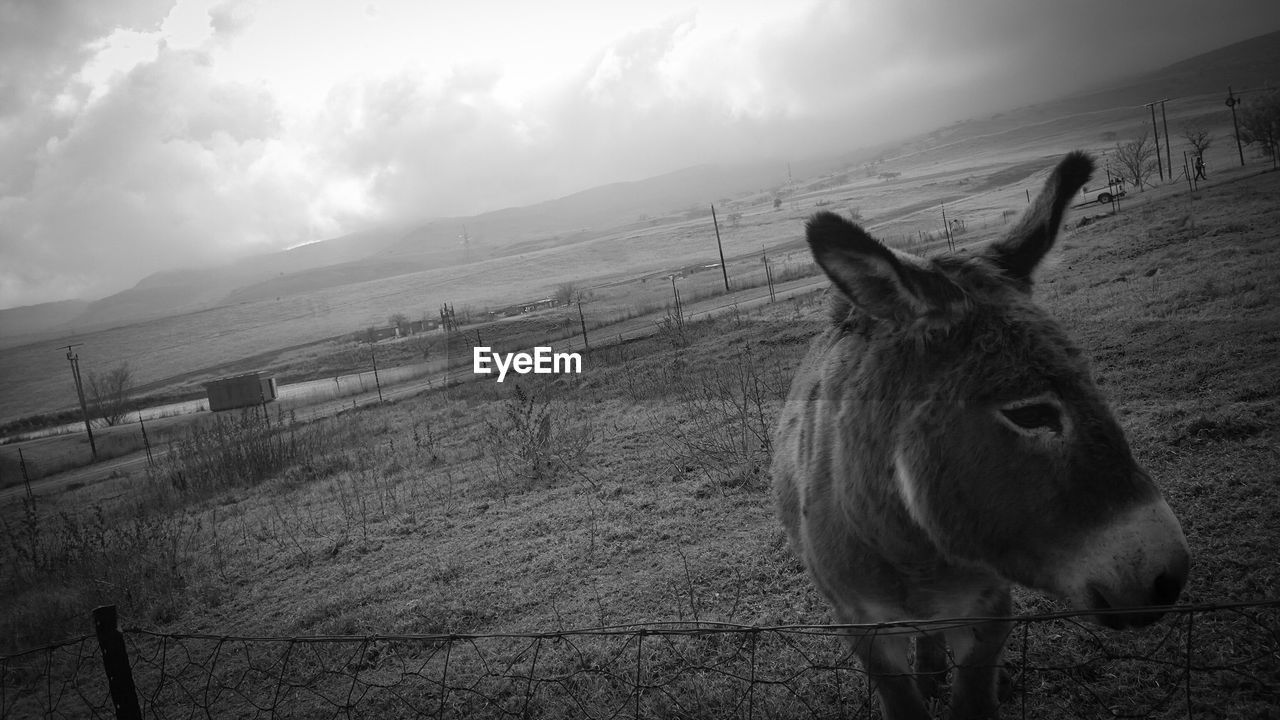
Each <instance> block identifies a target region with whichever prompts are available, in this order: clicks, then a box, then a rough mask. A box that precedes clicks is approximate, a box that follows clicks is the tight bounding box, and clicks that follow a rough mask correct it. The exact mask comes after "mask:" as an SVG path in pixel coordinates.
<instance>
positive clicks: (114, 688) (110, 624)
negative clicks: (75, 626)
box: [93, 605, 142, 720]
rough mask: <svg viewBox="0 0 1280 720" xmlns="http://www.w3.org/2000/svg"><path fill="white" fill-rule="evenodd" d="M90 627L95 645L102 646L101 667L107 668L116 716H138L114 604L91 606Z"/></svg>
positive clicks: (127, 719) (121, 719) (135, 719)
mask: <svg viewBox="0 0 1280 720" xmlns="http://www.w3.org/2000/svg"><path fill="white" fill-rule="evenodd" d="M93 629H94V630H95V631H96V632H97V634H98V646H99V647H101V648H102V667H103V668H104V669H105V670H106V671H107V684H108V686H109V687H110V688H111V704H112V705H114V706H115V709H116V718H117V719H118V720H141V718H142V709H141V708H140V707H139V706H138V691H137V690H136V689H135V688H134V687H133V671H132V670H131V669H129V653H128V651H127V650H125V647H124V635H121V634H120V629H119V628H118V627H116V606H115V605H104V606H102V607H99V608H94V610H93Z"/></svg>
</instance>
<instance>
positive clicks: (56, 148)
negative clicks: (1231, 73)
mask: <svg viewBox="0 0 1280 720" xmlns="http://www.w3.org/2000/svg"><path fill="white" fill-rule="evenodd" d="M1277 28H1280V2H1276V1H1275V0H1225V1H1224V0H1213V1H1212V2H1210V1H1209V0H1198V1H1197V2H1184V1H1183V0H1119V1H1116V0H1110V1H1108V2H1102V1H1100V0H1082V1H1066V2H1061V1H1059V2H1047V1H1042V0H965V1H964V2H951V1H947V0H849V1H838V0H832V1H826V0H788V1H786V2H783V1H781V0H779V1H777V2H770V3H753V2H749V1H746V0H723V1H722V0H706V1H704V2H677V1H675V0H644V1H643V2H625V3H624V2H602V1H600V0H466V1H458V0H453V1H450V2H437V1H436V0H403V1H400V0H396V1H392V0H363V1H353V2H337V1H333V2H329V1H322V0H258V1H253V0H177V1H176V2H175V1H174V0H112V1H110V2H108V1H107V0H93V1H92V2H85V1H83V0H0V308H4V307H13V306H17V305H27V304H33V303H38V302H45V301H50V300H59V299H67V298H73V297H82V298H85V299H94V298H97V297H101V296H104V295H106V294H110V293H112V292H116V291H119V290H121V289H124V288H126V287H129V286H131V285H133V284H134V283H136V282H137V281H138V280H139V279H141V278H142V277H144V276H145V275H147V274H150V273H152V272H155V271H157V270H162V269H168V268H173V267H190V266H199V265H201V264H205V263H210V262H222V261H225V260H228V259H231V258H233V257H236V256H239V255H244V254H247V253H249V252H256V251H263V250H271V249H281V248H284V247H289V246H292V245H297V244H299V243H303V242H307V241H312V240H319V239H324V238H329V237H335V236H338V235H341V234H344V233H346V232H351V231H353V230H358V229H361V228H365V227H369V226H371V225H376V224H378V223H380V222H388V221H403V220H415V219H424V218H428V217H432V216H441V215H467V214H472V213H477V212H483V211H485V210H491V209H496V208H500V207H506V206H512V205H521V204H526V203H530V202H536V201H539V200H545V199H548V198H551V197H557V196H561V195H566V194H569V193H572V192H575V191H578V190H582V189H585V188H588V187H591V186H594V185H598V184H603V183H608V182H615V181H618V180H630V179H637V178H642V177H646V176H650V175H654V174H658V173H662V172H667V171H671V170H676V169H679V168H682V167H687V166H690V165H696V164H701V163H706V162H732V161H738V160H750V159H753V158H756V157H762V156H768V157H775V158H777V157H793V156H800V155H812V154H816V153H820V152H823V151H828V150H829V151H831V152H842V151H847V150H851V149H854V148H856V147H859V146H864V145H870V144H874V143H877V142H880V141H884V140H890V139H895V138H897V137H903V136H905V135H907V134H909V133H912V132H916V131H921V130H928V129H931V128H933V127H936V126H939V125H943V124H946V123H948V122H951V121H953V120H956V119H961V118H964V117H969V116H974V115H989V114H991V113H993V112H996V111H998V110H1002V109H1007V108H1009V107H1013V106H1016V105H1021V104H1025V103H1027V102H1034V101H1038V100H1044V99H1048V98H1051V97H1054V96H1057V95H1059V94H1062V93H1064V92H1067V91H1071V90H1075V89H1079V88H1081V87H1083V86H1088V85H1091V84H1093V83H1096V82H1098V81H1099V80H1101V79H1103V78H1105V77H1107V76H1108V75H1109V74H1110V73H1111V72H1113V71H1114V68H1127V69H1131V70H1134V71H1138V70H1146V69H1152V68H1156V67H1159V66H1162V65H1165V64H1168V63H1169V62H1172V61H1176V60H1179V59H1182V58H1184V57H1187V56H1189V55H1192V54H1195V53H1198V52H1202V51H1205V50H1210V49H1213V48H1216V47H1219V46H1221V45H1225V44H1228V43H1230V42H1234V41H1237V40H1243V39H1247V38H1249V37H1253V36H1256V35H1260V34H1262V33H1265V32H1268V31H1271V30H1274V29H1277Z"/></svg>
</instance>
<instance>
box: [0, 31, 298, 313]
mask: <svg viewBox="0 0 1280 720" xmlns="http://www.w3.org/2000/svg"><path fill="white" fill-rule="evenodd" d="M280 130H281V122H280V119H279V117H278V115H277V112H276V108H275V106H274V102H273V100H272V98H271V97H270V96H269V95H267V94H265V93H264V92H262V91H260V90H256V89H254V88H251V87H246V86H242V85H238V84H234V83H226V82H221V81H219V80H217V79H216V78H215V77H214V75H213V73H212V72H211V68H210V67H209V64H208V58H207V56H205V55H203V54H202V53H200V52H196V51H173V50H168V49H164V48H162V49H161V50H160V53H159V55H158V57H157V58H156V60H155V61H153V62H150V63H144V64H142V65H138V66H137V67H135V68H134V69H133V70H131V71H130V72H129V73H128V74H127V75H126V76H125V77H124V78H123V79H121V80H120V81H119V82H117V83H116V84H115V85H114V86H113V87H112V89H111V90H110V91H109V92H108V93H106V94H105V95H104V96H103V97H102V98H100V99H98V100H97V101H94V102H92V103H90V104H89V105H88V106H87V107H86V108H85V109H84V110H83V111H81V112H80V113H79V114H78V115H77V116H76V117H75V119H74V121H73V122H71V123H70V124H69V126H68V127H67V129H66V132H65V133H64V134H62V135H60V136H57V137H52V138H49V139H48V140H47V141H46V143H45V144H44V146H43V147H42V148H41V149H40V151H39V152H38V153H37V154H36V156H35V157H34V158H33V165H34V170H33V172H32V173H31V180H30V183H29V187H28V188H27V189H26V191H25V192H24V193H22V194H21V195H20V196H18V195H12V194H11V195H9V196H8V197H5V198H4V199H3V200H0V248H3V252H4V256H5V262H4V267H3V269H0V276H2V280H0V283H2V284H0V293H3V294H4V296H0V300H7V299H8V297H11V296H14V295H20V294H21V293H23V292H24V291H25V292H27V293H33V294H34V293H38V294H39V295H44V296H45V297H43V298H40V299H53V298H55V297H62V296H66V295H67V294H81V295H89V296H93V295H100V294H103V293H106V292H110V291H114V290H118V289H121V284H122V283H123V282H128V281H132V280H136V279H138V278H140V277H142V276H144V275H146V274H148V273H151V272H155V271H157V270H161V269H167V268H171V267H175V266H192V265H199V264H202V263H209V262H214V261H217V260H222V259H225V258H227V257H229V256H232V255H234V254H240V253H244V252H246V251H247V250H248V249H251V248H254V247H257V248H260V249H267V248H273V247H278V246H280V245H284V244H290V243H296V242H300V241H302V240H306V239H311V238H310V236H309V232H308V231H309V226H310V223H311V222H312V218H311V216H310V212H311V210H312V208H311V207H309V202H310V198H311V197H313V196H314V195H315V194H316V193H318V192H319V183H318V181H317V180H315V179H312V178H310V177H308V175H307V173H306V172H305V170H306V168H305V166H304V164H302V163H295V164H294V166H293V167H290V166H289V164H288V163H284V162H267V161H266V160H267V159H270V158H278V157H279V156H280V155H282V154H284V155H287V154H288V150H287V148H285V147H284V143H283V142H282V140H281V139H280V138H279V137H278V136H279V133H280ZM46 268H57V270H56V272H54V271H50V270H47V269H46ZM51 275H52V276H54V277H56V278H58V279H57V281H56V282H53V283H52V284H51V283H50V276H51ZM35 283H40V285H39V286H37V287H31V285H33V284H35Z"/></svg>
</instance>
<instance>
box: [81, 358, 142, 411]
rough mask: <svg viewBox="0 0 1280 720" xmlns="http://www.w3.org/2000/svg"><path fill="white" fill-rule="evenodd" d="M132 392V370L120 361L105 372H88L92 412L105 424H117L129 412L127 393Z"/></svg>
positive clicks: (127, 364)
mask: <svg viewBox="0 0 1280 720" xmlns="http://www.w3.org/2000/svg"><path fill="white" fill-rule="evenodd" d="M132 392H133V370H132V369H130V368H129V363H127V362H122V363H120V364H119V365H117V366H115V367H114V368H112V369H110V370H108V371H107V372H106V373H104V374H102V375H99V374H98V373H94V372H90V373H89V396H90V397H91V398H92V399H93V414H94V416H95V417H97V418H98V419H99V420H101V421H102V422H104V423H106V424H107V425H119V424H120V423H122V422H124V419H125V415H126V414H127V413H128V412H129V395H130V393H132Z"/></svg>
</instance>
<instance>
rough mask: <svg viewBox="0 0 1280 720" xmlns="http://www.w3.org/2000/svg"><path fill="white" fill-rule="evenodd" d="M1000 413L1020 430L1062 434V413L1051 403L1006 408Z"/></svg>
mask: <svg viewBox="0 0 1280 720" xmlns="http://www.w3.org/2000/svg"><path fill="white" fill-rule="evenodd" d="M1000 413H1001V414H1002V415H1004V416H1005V418H1006V419H1007V420H1008V421H1009V422H1011V423H1013V424H1014V425H1017V426H1018V427H1020V428H1025V429H1027V430H1040V429H1046V430H1052V431H1053V432H1056V433H1060V432H1062V413H1061V411H1059V410H1058V406H1057V405H1053V404H1051V403H1045V402H1038V403H1030V404H1028V405H1019V406H1017V407H1004V408H1001V409H1000Z"/></svg>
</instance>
